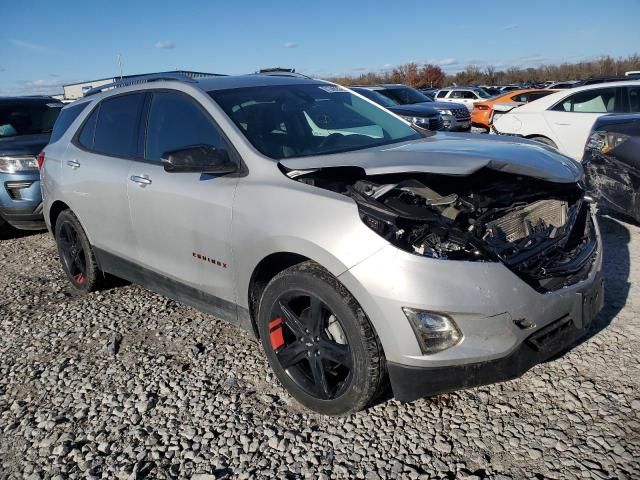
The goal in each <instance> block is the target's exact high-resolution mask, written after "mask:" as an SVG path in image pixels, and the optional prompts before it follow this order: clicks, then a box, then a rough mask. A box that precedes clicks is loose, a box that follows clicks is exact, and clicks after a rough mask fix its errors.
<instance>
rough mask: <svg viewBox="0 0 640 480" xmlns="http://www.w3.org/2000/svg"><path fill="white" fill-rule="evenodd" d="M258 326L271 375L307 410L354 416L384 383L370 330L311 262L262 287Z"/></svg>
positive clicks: (381, 359) (378, 352) (378, 350)
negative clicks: (272, 372)
mask: <svg viewBox="0 0 640 480" xmlns="http://www.w3.org/2000/svg"><path fill="white" fill-rule="evenodd" d="M257 322H258V330H259V333H260V338H261V340H262V345H263V347H264V350H265V353H266V356H267V359H268V360H269V363H270V365H271V367H272V369H273V370H274V372H275V374H276V376H277V377H278V379H279V380H280V382H281V383H282V385H283V386H284V387H285V388H286V389H287V390H288V391H289V393H290V394H291V395H292V396H293V397H294V398H295V399H296V400H298V401H299V402H300V403H301V404H303V405H304V406H306V407H307V408H309V409H311V410H314V411H316V412H318V413H322V414H328V415H342V414H347V413H351V412H355V411H358V410H360V409H362V408H364V407H365V406H367V405H368V404H369V403H370V402H371V401H372V400H373V399H374V397H375V395H376V394H377V393H378V391H379V390H380V387H381V385H383V384H384V383H383V381H384V379H385V375H386V370H385V360H384V355H383V352H382V347H381V345H380V342H379V340H378V338H377V335H376V333H375V331H374V329H373V327H372V325H371V323H370V322H369V320H368V319H367V317H366V316H365V314H364V312H363V311H362V309H361V308H360V306H359V305H358V303H357V302H356V300H355V299H354V298H353V296H352V295H351V294H350V293H349V292H348V291H347V290H346V289H345V288H344V286H343V285H342V284H340V282H339V281H338V280H337V279H336V278H335V277H334V276H333V275H331V274H330V273H329V272H328V271H326V270H325V269H323V268H322V267H320V266H319V265H317V264H315V263H313V262H305V263H301V264H299V265H295V266H293V267H291V268H288V269H286V270H284V271H283V272H281V273H280V274H278V275H277V276H276V277H274V278H273V279H272V280H271V282H269V284H268V285H267V287H266V289H265V291H264V294H263V296H262V299H261V301H260V307H259V312H258V318H257Z"/></svg>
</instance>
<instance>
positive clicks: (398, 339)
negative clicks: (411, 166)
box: [339, 224, 602, 400]
mask: <svg viewBox="0 0 640 480" xmlns="http://www.w3.org/2000/svg"><path fill="white" fill-rule="evenodd" d="M595 225H596V238H597V242H598V250H597V253H596V257H595V259H594V261H593V264H592V268H591V271H590V272H589V275H588V277H587V279H585V280H584V281H581V282H578V283H576V284H573V285H570V286H568V287H565V288H562V289H559V290H555V291H551V292H546V293H541V292H538V291H536V290H535V289H533V288H532V287H531V286H529V285H528V284H527V283H526V282H524V280H522V279H521V278H519V277H518V276H517V275H516V274H514V273H513V272H512V271H511V270H509V269H508V268H507V267H506V266H504V265H503V264H501V263H493V262H465V261H448V260H435V259H429V258H425V257H420V256H418V255H414V254H411V253H408V252H404V251H401V250H399V249H397V248H395V247H392V246H389V247H385V248H384V249H383V250H381V251H379V252H378V253H377V254H375V255H373V256H372V257H370V258H368V259H367V260H365V261H363V262H361V263H360V264H358V265H356V266H355V267H353V268H351V269H350V270H348V271H347V272H345V273H343V274H342V275H340V277H339V278H340V280H341V281H342V283H343V284H344V285H345V287H346V288H347V289H349V291H351V293H352V294H353V295H354V296H355V298H356V299H357V300H358V301H359V302H360V305H361V306H362V308H363V309H364V311H365V312H366V313H367V315H368V317H369V319H370V320H371V322H372V324H373V326H374V328H375V329H376V332H377V333H378V336H379V338H380V341H381V343H382V346H383V349H384V352H385V356H386V358H387V362H388V367H389V373H390V378H391V385H392V389H393V391H394V394H395V395H396V396H397V398H399V399H404V400H410V399H415V398H419V397H422V396H427V395H434V394H438V393H441V392H445V391H450V390H455V389H458V388H466V387H470V386H476V385H481V384H485V383H492V382H495V381H498V380H506V379H509V378H514V377H517V376H519V375H521V374H522V373H524V372H525V371H526V370H528V369H529V368H530V367H531V366H533V365H535V364H537V363H539V362H540V361H543V360H545V359H547V358H549V357H551V356H553V355H554V354H555V353H556V352H557V351H559V350H562V348H566V347H567V346H570V345H571V344H572V343H573V342H574V341H575V340H576V339H577V338H579V337H580V335H582V333H584V330H585V328H587V326H586V325H584V324H583V317H584V316H583V314H582V312H583V301H584V298H585V295H586V296H589V298H592V295H591V294H590V292H594V291H599V290H601V288H602V281H601V269H602V250H601V245H602V242H601V240H600V234H599V231H598V228H597V224H595ZM599 298H600V299H601V296H600V297H599ZM402 307H409V308H413V309H418V310H427V311H433V312H439V313H443V314H446V315H447V316H449V317H450V318H452V319H453V320H454V321H455V323H456V325H457V326H458V328H459V329H460V330H461V332H462V334H463V339H462V341H461V342H460V343H458V344H457V345H455V346H453V347H451V348H448V349H446V350H443V351H441V352H438V353H434V354H430V355H423V354H422V351H421V349H420V345H419V344H418V341H417V340H416V337H415V334H414V332H413V329H412V328H411V325H410V324H409V321H408V320H407V318H406V317H405V315H404V313H403V311H402ZM598 309H599V306H598ZM567 318H568V319H569V320H570V323H571V325H570V326H571V327H572V328H570V329H569V328H567V329H565V330H563V331H562V332H561V334H560V335H559V336H558V337H557V339H555V340H554V342H552V345H550V346H545V347H544V348H541V349H540V351H539V352H536V353H532V352H531V349H530V345H529V344H530V341H531V339H532V338H533V336H534V335H536V334H539V332H544V331H545V329H546V328H550V327H549V326H550V325H553V324H554V323H555V322H557V321H559V320H562V319H567ZM522 320H526V322H522ZM523 324H529V325H532V326H529V327H528V328H521V326H522V325H523ZM519 325H521V326H519ZM574 330H575V331H574ZM556 344H557V345H556ZM556 346H557V348H556Z"/></svg>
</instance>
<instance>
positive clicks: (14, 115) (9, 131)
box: [0, 100, 63, 138]
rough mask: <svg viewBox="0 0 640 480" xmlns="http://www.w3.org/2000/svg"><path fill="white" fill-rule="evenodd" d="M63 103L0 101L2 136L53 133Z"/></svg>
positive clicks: (0, 128) (0, 132)
mask: <svg viewBox="0 0 640 480" xmlns="http://www.w3.org/2000/svg"><path fill="white" fill-rule="evenodd" d="M62 107H63V105H62V104H61V103H59V102H56V101H55V100H52V101H49V102H34V101H26V102H24V101H8V102H0V138H7V137H18V136H20V135H34V134H38V133H51V130H52V129H53V124H54V123H55V121H56V118H58V115H59V114H60V109H61V108H62Z"/></svg>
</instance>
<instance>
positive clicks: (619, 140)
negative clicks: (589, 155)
mask: <svg viewBox="0 0 640 480" xmlns="http://www.w3.org/2000/svg"><path fill="white" fill-rule="evenodd" d="M627 140H629V135H625V134H624V133H615V132H593V133H592V134H591V136H590V137H589V140H587V146H586V148H587V150H592V151H597V152H600V153H605V154H607V153H609V152H610V151H611V150H613V149H614V148H616V147H619V146H620V145H622V144H623V143H624V142H626V141H627Z"/></svg>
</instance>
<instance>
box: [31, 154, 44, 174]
mask: <svg viewBox="0 0 640 480" xmlns="http://www.w3.org/2000/svg"><path fill="white" fill-rule="evenodd" d="M31 158H33V157H31ZM36 160H37V161H38V170H42V166H43V165H44V152H40V153H39V154H38V157H37V158H36Z"/></svg>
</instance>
